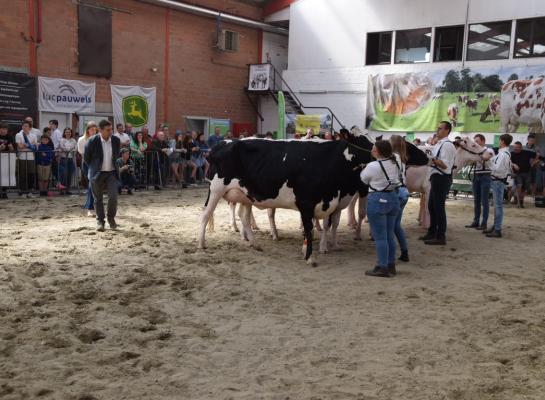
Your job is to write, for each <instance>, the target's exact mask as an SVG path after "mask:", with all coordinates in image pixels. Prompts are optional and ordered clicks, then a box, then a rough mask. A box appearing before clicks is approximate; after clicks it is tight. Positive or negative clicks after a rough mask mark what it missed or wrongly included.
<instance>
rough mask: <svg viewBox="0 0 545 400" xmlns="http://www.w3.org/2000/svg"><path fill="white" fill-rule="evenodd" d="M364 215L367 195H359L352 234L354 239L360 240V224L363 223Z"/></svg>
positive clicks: (365, 213)
mask: <svg viewBox="0 0 545 400" xmlns="http://www.w3.org/2000/svg"><path fill="white" fill-rule="evenodd" d="M366 215H367V196H365V197H359V203H358V222H357V224H356V233H355V235H354V240H361V226H362V224H363V220H364V219H365V216H366Z"/></svg>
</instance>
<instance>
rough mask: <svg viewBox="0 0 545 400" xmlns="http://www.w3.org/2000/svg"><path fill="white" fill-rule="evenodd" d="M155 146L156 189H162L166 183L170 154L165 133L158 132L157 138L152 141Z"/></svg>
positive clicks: (154, 170) (154, 171)
mask: <svg viewBox="0 0 545 400" xmlns="http://www.w3.org/2000/svg"><path fill="white" fill-rule="evenodd" d="M152 147H153V173H154V182H153V184H154V187H155V190H161V186H165V185H166V169H167V167H168V156H169V154H170V148H169V146H168V142H167V140H166V138H165V133H164V132H162V131H160V132H157V139H155V140H153V142H152Z"/></svg>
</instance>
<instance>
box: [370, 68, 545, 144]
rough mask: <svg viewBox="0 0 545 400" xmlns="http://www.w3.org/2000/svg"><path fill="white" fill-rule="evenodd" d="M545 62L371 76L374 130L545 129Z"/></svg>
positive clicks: (473, 130) (483, 130) (533, 130)
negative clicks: (446, 124) (444, 126)
mask: <svg viewBox="0 0 545 400" xmlns="http://www.w3.org/2000/svg"><path fill="white" fill-rule="evenodd" d="M544 75H545V66H521V67H498V68H478V69H473V68H463V69H451V70H438V71H426V72H409V73H399V74H387V75H373V76H369V86H368V96H367V115H368V117H369V118H370V119H371V126H370V129H371V130H374V131H390V132H406V131H411V132H414V131H416V132H433V131H435V130H436V128H437V123H438V122H439V121H441V120H448V121H451V122H452V124H453V125H454V126H455V128H454V130H455V131H456V132H521V133H524V132H528V131H531V132H543V128H544V127H545V111H544V110H545V108H544V107H545V79H544Z"/></svg>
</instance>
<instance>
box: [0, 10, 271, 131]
mask: <svg viewBox="0 0 545 400" xmlns="http://www.w3.org/2000/svg"><path fill="white" fill-rule="evenodd" d="M189 2H190V3H192V4H196V5H202V6H205V7H208V8H214V9H219V10H222V11H224V12H229V13H231V14H236V15H239V16H244V17H248V18H252V19H256V20H259V19H261V16H262V10H261V9H260V8H258V7H254V6H251V5H248V4H245V3H241V2H240V3H239V2H238V1H235V0H199V1H189ZM0 3H1V4H2V13H1V14H0V69H12V70H19V69H22V70H25V71H29V50H28V49H29V44H28V42H27V41H25V39H24V38H23V36H22V35H21V32H22V33H23V34H24V35H27V36H28V34H29V18H28V7H29V5H28V3H29V2H28V1H26V0H13V1H9V2H7V1H6V0H0ZM101 3H102V4H109V5H111V6H112V7H115V8H117V9H120V10H124V11H128V12H129V13H130V14H127V13H123V12H115V11H114V12H113V14H112V30H113V43H112V48H113V75H112V78H111V79H110V80H108V79H103V78H94V77H91V76H83V75H79V74H78V66H77V6H76V5H74V4H73V2H72V1H71V0H47V1H43V11H42V13H43V17H42V26H43V33H42V37H43V40H42V43H41V44H40V45H39V46H38V50H37V69H38V75H40V76H48V77H59V78H67V79H79V80H83V81H95V82H96V84H97V102H99V103H111V96H110V86H109V85H110V83H113V84H123V85H140V86H155V87H157V121H158V122H159V121H164V120H165V110H164V107H163V104H164V89H165V87H164V86H165V75H164V72H165V68H164V67H165V65H164V61H165V58H164V57H165V48H166V43H165V32H166V31H165V28H166V14H167V9H165V8H162V7H157V6H152V5H149V4H145V3H142V2H139V1H135V0H102V1H101ZM222 28H224V29H231V30H234V31H237V32H240V34H241V36H240V51H239V52H236V53H219V52H217V51H216V50H215V49H213V48H212V41H213V38H214V35H215V29H216V21H215V20H214V19H210V18H204V17H199V16H196V15H192V14H187V13H182V12H178V11H173V10H171V11H170V29H169V39H170V62H169V78H168V90H167V92H168V99H167V102H168V110H167V114H168V122H169V123H170V124H171V125H174V126H176V127H184V120H183V116H184V115H201V116H209V117H213V118H229V119H231V120H232V121H233V122H250V123H253V122H255V120H256V117H255V114H254V112H253V110H252V107H251V105H250V103H249V102H248V100H247V99H246V96H245V94H244V91H243V87H244V85H245V83H246V79H247V67H246V64H248V63H253V62H256V61H257V59H258V55H257V51H258V32H257V31H256V30H253V29H249V28H245V27H241V26H237V25H229V24H226V23H223V24H222ZM152 68H157V72H153V71H152Z"/></svg>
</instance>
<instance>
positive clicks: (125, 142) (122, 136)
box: [114, 124, 132, 149]
mask: <svg viewBox="0 0 545 400" xmlns="http://www.w3.org/2000/svg"><path fill="white" fill-rule="evenodd" d="M115 129H116V130H117V132H116V133H114V136H115V137H117V138H118V139H119V141H120V142H121V148H122V149H128V148H129V146H130V144H131V137H130V136H129V135H128V134H127V133H126V132H124V131H123V124H117V125H116V126H115ZM131 129H132V126H131Z"/></svg>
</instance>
